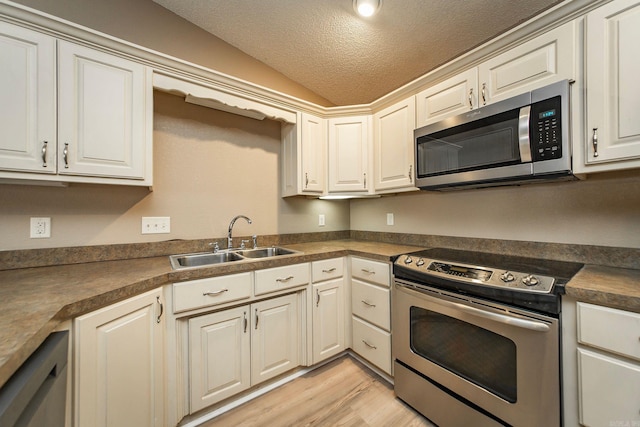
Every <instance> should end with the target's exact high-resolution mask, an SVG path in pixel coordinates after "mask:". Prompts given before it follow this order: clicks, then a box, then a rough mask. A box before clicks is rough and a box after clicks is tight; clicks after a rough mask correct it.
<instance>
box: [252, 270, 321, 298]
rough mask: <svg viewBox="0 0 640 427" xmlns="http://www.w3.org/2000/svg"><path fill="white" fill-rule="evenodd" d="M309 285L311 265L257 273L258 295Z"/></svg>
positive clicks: (256, 289)
mask: <svg viewBox="0 0 640 427" xmlns="http://www.w3.org/2000/svg"><path fill="white" fill-rule="evenodd" d="M308 283H309V264H308V263H305V264H295V265H286V266H284V267H276V268H269V269H266V270H258V271H256V285H255V287H256V288H255V291H256V295H262V294H266V293H269V292H276V291H279V290H282V289H288V288H293V287H295V286H301V285H306V284H308Z"/></svg>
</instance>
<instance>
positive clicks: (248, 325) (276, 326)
mask: <svg viewBox="0 0 640 427" xmlns="http://www.w3.org/2000/svg"><path fill="white" fill-rule="evenodd" d="M300 334H301V325H300V321H299V311H298V295H297V294H290V295H285V296H281V297H276V298H272V299H268V300H264V301H260V302H257V303H254V304H248V305H244V306H241V307H237V308H232V309H228V310H223V311H220V312H216V313H211V314H206V315H202V316H197V317H194V318H191V319H190V320H189V378H190V401H191V407H190V412H191V413H195V412H197V411H199V410H201V409H203V408H206V407H207V406H210V405H212V404H214V403H217V402H219V401H221V400H223V399H226V398H228V397H231V396H233V395H234V394H237V393H239V392H241V391H243V390H246V389H248V388H249V387H251V386H254V385H256V384H259V383H261V382H263V381H266V380H268V379H270V378H273V377H275V376H277V375H280V374H282V373H284V372H286V371H288V370H291V369H293V368H295V367H296V366H298V365H299V360H300V342H301V340H300Z"/></svg>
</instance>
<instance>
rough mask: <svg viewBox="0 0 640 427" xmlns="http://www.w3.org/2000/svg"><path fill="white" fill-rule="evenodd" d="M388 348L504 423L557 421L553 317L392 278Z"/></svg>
mask: <svg viewBox="0 0 640 427" xmlns="http://www.w3.org/2000/svg"><path fill="white" fill-rule="evenodd" d="M412 287H413V288H414V289H412ZM418 288H419V289H420V290H419V291H418V290H416V289H418ZM393 351H394V355H395V358H396V360H397V362H399V363H401V364H404V365H406V366H408V367H409V368H411V369H412V370H413V371H416V372H418V373H419V374H420V375H421V376H423V377H424V378H426V379H428V381H429V382H430V383H432V384H436V385H437V386H438V387H439V388H440V389H444V390H445V393H447V394H448V395H450V396H452V399H456V400H458V401H463V402H464V401H465V400H466V401H468V402H471V405H470V406H475V407H477V408H479V410H480V411H483V412H486V413H488V414H491V415H492V416H494V417H496V418H498V419H500V420H502V421H504V422H506V423H508V424H511V425H516V426H532V427H533V426H535V427H538V426H542V425H544V426H559V425H560V423H561V415H560V372H559V371H560V358H559V337H558V320H557V319H554V318H550V317H547V316H543V315H537V314H535V313H530V312H527V311H522V310H518V309H513V308H509V307H506V306H503V305H500V304H493V303H488V302H486V301H482V300H477V299H474V298H469V297H465V296H460V295H456V294H451V293H448V292H444V291H440V290H435V289H431V288H425V289H423V288H422V287H415V286H413V285H412V284H410V283H408V282H406V283H403V281H401V280H398V279H396V282H395V285H394V305H393ZM397 381H398V380H397V379H396V382H397ZM399 396H400V395H399ZM423 396H424V399H429V396H428V395H424V394H423ZM400 397H401V398H402V396H400ZM452 403H453V401H452ZM455 403H457V402H455ZM424 415H425V416H426V417H429V413H425V414H424ZM472 421H473V420H469V422H470V424H469V425H472V424H473V423H472ZM436 422H438V421H436Z"/></svg>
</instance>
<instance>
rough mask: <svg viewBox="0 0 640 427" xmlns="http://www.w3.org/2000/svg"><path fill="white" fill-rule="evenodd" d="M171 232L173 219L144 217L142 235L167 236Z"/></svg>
mask: <svg viewBox="0 0 640 427" xmlns="http://www.w3.org/2000/svg"><path fill="white" fill-rule="evenodd" d="M170 232H171V217H168V216H143V217H142V234H166V233H170Z"/></svg>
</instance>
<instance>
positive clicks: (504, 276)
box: [500, 271, 516, 283]
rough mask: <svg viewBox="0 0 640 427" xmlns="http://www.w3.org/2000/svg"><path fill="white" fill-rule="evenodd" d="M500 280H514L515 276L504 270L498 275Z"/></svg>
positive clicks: (506, 281)
mask: <svg viewBox="0 0 640 427" xmlns="http://www.w3.org/2000/svg"><path fill="white" fill-rule="evenodd" d="M500 280H502V281H503V282H505V283H509V282H513V281H514V280H516V277H515V276H514V275H513V274H511V272H510V271H505V272H504V273H502V274H501V275H500Z"/></svg>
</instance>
